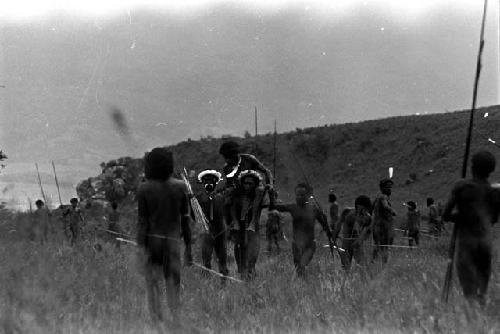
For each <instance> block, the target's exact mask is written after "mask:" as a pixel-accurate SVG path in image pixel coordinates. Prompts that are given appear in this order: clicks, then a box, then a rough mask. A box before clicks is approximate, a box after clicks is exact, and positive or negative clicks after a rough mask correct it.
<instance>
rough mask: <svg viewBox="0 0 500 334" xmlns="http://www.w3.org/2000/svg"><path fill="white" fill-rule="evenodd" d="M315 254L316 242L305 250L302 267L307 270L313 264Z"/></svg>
mask: <svg viewBox="0 0 500 334" xmlns="http://www.w3.org/2000/svg"><path fill="white" fill-rule="evenodd" d="M314 252H316V241H314V240H313V241H312V242H311V243H310V244H309V245H307V247H306V248H305V249H304V251H303V253H302V259H301V261H300V262H301V265H302V266H303V267H304V268H305V267H307V266H308V265H309V263H310V262H311V260H312V258H313V256H314Z"/></svg>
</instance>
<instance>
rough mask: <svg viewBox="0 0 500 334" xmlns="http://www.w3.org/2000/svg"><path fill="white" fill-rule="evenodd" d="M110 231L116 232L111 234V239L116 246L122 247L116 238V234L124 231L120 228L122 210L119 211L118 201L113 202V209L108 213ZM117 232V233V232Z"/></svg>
mask: <svg viewBox="0 0 500 334" xmlns="http://www.w3.org/2000/svg"><path fill="white" fill-rule="evenodd" d="M108 231H110V232H114V233H110V234H111V239H112V240H113V243H114V244H115V246H116V247H118V248H119V247H120V242H119V241H118V240H116V236H117V235H119V233H122V231H121V228H120V212H118V203H116V202H112V203H111V211H110V212H109V213H108ZM115 233H116V234H115Z"/></svg>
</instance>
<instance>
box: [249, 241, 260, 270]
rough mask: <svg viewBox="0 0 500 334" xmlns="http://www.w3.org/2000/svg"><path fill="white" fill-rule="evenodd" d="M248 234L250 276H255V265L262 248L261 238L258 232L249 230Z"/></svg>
mask: <svg viewBox="0 0 500 334" xmlns="http://www.w3.org/2000/svg"><path fill="white" fill-rule="evenodd" d="M247 235H248V246H247V256H248V273H249V275H250V277H253V276H255V265H256V263H257V259H258V257H259V250H260V239H259V235H258V234H257V232H254V231H247Z"/></svg>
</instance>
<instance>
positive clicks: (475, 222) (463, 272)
mask: <svg viewBox="0 0 500 334" xmlns="http://www.w3.org/2000/svg"><path fill="white" fill-rule="evenodd" d="M495 165H496V160H495V157H494V156H493V154H491V153H490V152H488V151H482V152H478V153H476V154H474V155H473V156H472V165H471V169H472V179H469V180H461V181H459V182H457V183H456V184H455V186H454V187H453V190H452V191H451V195H450V199H449V200H448V203H447V204H446V206H445V209H444V211H443V219H444V220H445V221H449V222H453V223H455V224H456V233H457V234H456V248H455V258H456V268H457V272H458V279H459V281H460V285H461V286H462V291H463V293H464V295H465V298H467V299H468V300H469V301H476V302H479V304H480V305H482V306H484V305H485V303H486V291H487V289H488V282H489V279H490V275H491V258H492V244H493V235H492V234H493V233H492V227H493V224H495V223H496V222H497V221H498V216H499V213H500V189H498V188H493V187H492V186H491V185H490V182H489V181H488V177H489V175H490V174H491V173H492V172H493V171H494V170H495Z"/></svg>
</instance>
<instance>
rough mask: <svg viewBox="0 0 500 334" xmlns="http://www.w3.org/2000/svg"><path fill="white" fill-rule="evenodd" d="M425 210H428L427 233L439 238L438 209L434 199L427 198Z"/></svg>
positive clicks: (440, 228) (439, 221)
mask: <svg viewBox="0 0 500 334" xmlns="http://www.w3.org/2000/svg"><path fill="white" fill-rule="evenodd" d="M427 208H428V209H429V216H428V217H429V223H428V224H429V230H430V231H429V232H430V233H431V234H433V235H436V236H439V235H441V231H442V226H441V225H442V224H441V219H440V217H439V210H438V207H437V205H436V204H435V203H434V199H433V198H431V197H428V198H427Z"/></svg>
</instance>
